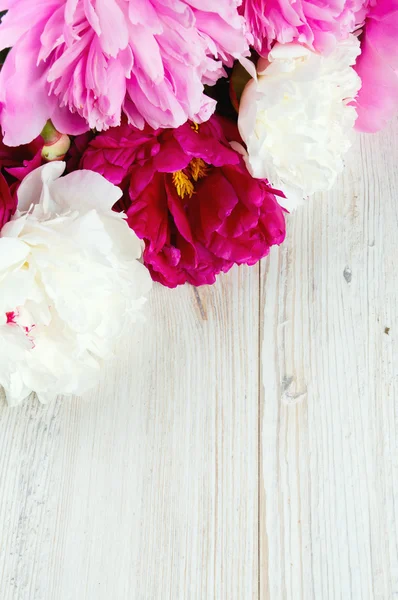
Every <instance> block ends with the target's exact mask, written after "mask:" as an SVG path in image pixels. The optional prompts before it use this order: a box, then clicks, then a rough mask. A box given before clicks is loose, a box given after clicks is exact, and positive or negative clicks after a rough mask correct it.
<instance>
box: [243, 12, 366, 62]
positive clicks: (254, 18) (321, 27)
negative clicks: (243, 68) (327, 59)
mask: <svg viewBox="0 0 398 600" xmlns="http://www.w3.org/2000/svg"><path fill="white" fill-rule="evenodd" d="M367 2H368V0H329V1H328V2H325V0H295V2H292V1H291V0H243V4H242V7H241V9H240V10H241V13H242V14H243V15H244V16H245V18H246V20H247V23H248V27H249V30H250V32H251V33H252V35H253V37H254V47H255V49H256V50H257V51H258V52H259V53H260V54H261V55H263V56H266V55H267V54H268V51H269V50H270V48H271V45H272V43H273V42H274V41H278V42H280V43H281V44H287V43H289V42H298V43H300V44H305V45H306V46H308V47H309V48H311V49H315V50H317V51H319V52H329V51H331V50H333V48H334V46H335V44H336V41H339V40H341V39H346V38H347V37H348V35H349V33H352V32H353V31H354V30H355V26H356V24H357V23H358V22H360V19H361V17H360V13H361V10H362V9H363V7H364V5H366V4H367Z"/></svg>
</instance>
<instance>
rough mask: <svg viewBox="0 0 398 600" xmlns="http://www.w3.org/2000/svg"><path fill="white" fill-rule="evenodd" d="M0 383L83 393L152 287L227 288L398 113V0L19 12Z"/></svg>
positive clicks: (5, 105)
mask: <svg viewBox="0 0 398 600" xmlns="http://www.w3.org/2000/svg"><path fill="white" fill-rule="evenodd" d="M0 10H2V11H3V12H2V15H1V23H0V50H1V51H2V52H1V64H2V66H1V71H0V126H1V134H2V137H1V142H0V166H1V172H0V282H1V283H0V285H1V288H0V289H1V293H0V385H1V386H3V387H4V389H5V391H6V395H7V399H8V401H9V403H10V404H17V403H19V402H20V401H21V400H23V399H24V398H25V397H27V396H28V395H29V394H30V393H31V392H32V391H34V392H36V393H37V395H38V397H39V399H40V400H41V401H43V402H47V401H49V400H50V399H51V398H53V397H54V396H55V395H57V394H59V393H62V394H81V393H82V392H84V391H85V390H86V389H88V388H90V387H92V386H93V385H94V384H95V382H96V380H97V379H98V376H99V373H100V369H101V364H102V361H103V360H104V359H106V358H107V357H108V356H110V354H111V350H112V343H113V341H114V339H115V338H116V337H118V336H119V335H120V334H121V333H122V330H124V329H125V327H126V323H133V322H134V321H136V320H137V319H138V318H140V312H141V311H140V309H141V307H142V305H143V304H144V302H145V298H146V296H147V294H148V292H149V290H150V288H151V280H154V281H157V282H160V283H161V284H163V285H165V286H168V287H175V286H177V285H180V284H183V283H186V282H188V283H190V284H192V285H195V286H198V285H203V284H212V283H214V281H215V279H216V276H217V274H218V273H220V272H226V271H228V270H229V269H230V268H231V267H232V266H233V265H235V264H238V265H241V264H246V265H254V264H255V263H257V262H258V261H259V260H260V259H261V258H263V257H264V256H266V255H267V254H268V252H269V249H270V247H271V246H272V245H274V244H281V243H282V242H283V240H284V237H285V215H286V214H287V212H288V211H289V212H291V211H292V209H294V208H295V207H296V206H297V205H299V204H300V203H301V202H302V201H303V200H304V199H305V198H307V197H308V196H309V195H311V194H314V193H316V192H319V191H322V190H328V189H330V188H331V186H332V185H333V183H334V182H335V180H336V177H337V175H338V174H339V172H340V171H341V170H342V168H343V158H344V154H345V153H346V152H347V150H348V149H349V147H350V136H351V131H352V130H353V129H354V127H355V128H356V129H358V130H361V131H369V132H370V131H376V130H378V129H380V128H381V127H382V126H383V125H384V124H385V123H386V121H387V120H388V119H389V118H390V117H391V116H392V114H393V112H394V110H395V108H396V105H397V103H398V0H243V1H242V0H218V2H214V0H40V2H32V0H0Z"/></svg>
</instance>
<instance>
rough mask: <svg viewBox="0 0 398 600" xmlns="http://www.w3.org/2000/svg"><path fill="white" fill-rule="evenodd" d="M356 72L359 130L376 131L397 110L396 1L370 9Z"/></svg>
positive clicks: (385, 1)
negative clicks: (360, 81)
mask: <svg viewBox="0 0 398 600" xmlns="http://www.w3.org/2000/svg"><path fill="white" fill-rule="evenodd" d="M361 51H362V52H361V55H360V56H359V58H358V60H357V65H356V71H357V73H358V75H359V76H360V78H361V79H362V88H361V90H360V91H359V95H358V99H357V112H358V119H357V122H356V124H355V126H356V128H357V129H359V130H360V131H368V132H373V131H378V130H379V129H381V128H382V127H384V125H385V124H386V123H387V121H388V120H389V119H390V118H391V117H392V116H393V115H394V113H395V112H396V111H397V109H398V0H378V1H377V2H376V4H375V5H374V6H371V7H370V10H369V13H368V16H367V18H366V21H365V24H364V28H363V32H362V35H361Z"/></svg>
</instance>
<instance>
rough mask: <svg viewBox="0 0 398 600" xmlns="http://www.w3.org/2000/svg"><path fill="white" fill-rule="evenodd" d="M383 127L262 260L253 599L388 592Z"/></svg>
mask: <svg viewBox="0 0 398 600" xmlns="http://www.w3.org/2000/svg"><path fill="white" fill-rule="evenodd" d="M397 133H398V123H395V124H394V126H393V127H391V128H390V129H388V130H386V131H385V132H383V133H381V134H378V135H376V136H361V137H360V138H359V137H358V139H357V140H356V145H355V147H354V149H353V151H352V152H351V154H350V155H349V157H348V160H347V168H346V171H345V173H344V176H343V177H342V178H341V179H340V182H339V184H338V185H337V186H336V187H335V189H334V190H333V191H332V192H331V193H329V194H327V195H324V196H323V197H322V198H316V199H314V200H313V201H311V202H310V203H309V204H308V205H306V206H304V207H302V208H301V209H300V210H299V211H297V212H296V213H295V214H294V215H292V216H291V217H290V218H289V235H288V239H287V243H286V244H285V246H284V247H282V248H280V249H279V250H278V251H276V252H275V253H273V255H272V257H271V260H270V261H264V263H263V265H262V287H261V302H262V306H263V311H264V319H263V323H262V337H263V346H262V360H263V369H262V383H263V394H262V402H261V419H262V461H261V463H262V464H261V483H260V502H261V518H260V534H261V535H260V537H261V542H260V560H261V562H260V587H261V598H262V599H267V598H271V599H272V600H282V599H285V598H289V599H294V600H299V599H305V600H310V599H314V600H318V599H320V598H322V600H326V599H329V598H330V599H333V600H335V599H337V598H342V599H344V600H346V599H353V600H357V599H366V600H367V599H380V600H386V599H392V598H398V553H397V507H398V451H397V450H398V448H397V444H398V430H397V426H398V420H397V419H398V418H397V415H398V405H397V391H398V387H397V386H398V361H397V358H398V343H397V340H398V318H397V309H398V301H397V298H398V273H397V268H396V266H395V265H396V261H397V259H398V202H397V200H398V171H397V157H398V145H397Z"/></svg>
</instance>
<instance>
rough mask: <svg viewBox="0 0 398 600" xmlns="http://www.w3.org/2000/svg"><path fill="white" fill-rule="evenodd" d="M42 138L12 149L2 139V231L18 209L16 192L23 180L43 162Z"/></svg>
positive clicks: (0, 148)
mask: <svg viewBox="0 0 398 600" xmlns="http://www.w3.org/2000/svg"><path fill="white" fill-rule="evenodd" d="M42 147H43V141H42V140H41V139H40V138H37V139H36V140H34V141H33V142H32V143H31V144H28V145H26V146H19V147H18V148H10V147H9V146H6V145H5V144H4V143H3V140H2V139H1V137H0V230H1V228H2V227H3V225H5V224H6V223H7V222H8V221H9V220H10V219H11V217H12V215H13V214H14V212H15V211H16V208H17V196H16V191H17V189H18V186H19V184H20V182H21V180H22V179H23V178H24V177H25V176H26V175H28V174H29V173H30V172H31V171H33V170H34V169H36V168H37V167H38V166H40V164H41V162H42V158H41V150H42Z"/></svg>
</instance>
